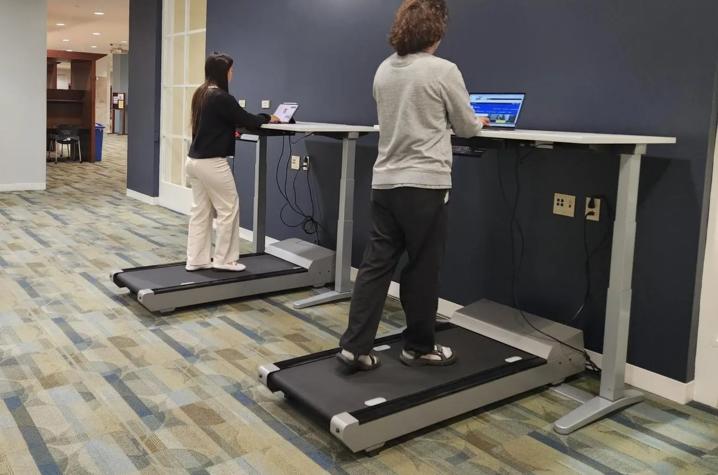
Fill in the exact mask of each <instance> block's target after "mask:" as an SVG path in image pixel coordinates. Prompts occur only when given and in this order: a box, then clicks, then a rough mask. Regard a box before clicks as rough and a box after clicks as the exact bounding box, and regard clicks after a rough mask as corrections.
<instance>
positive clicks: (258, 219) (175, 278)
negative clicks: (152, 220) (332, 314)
mask: <svg viewBox="0 0 718 475" xmlns="http://www.w3.org/2000/svg"><path fill="white" fill-rule="evenodd" d="M275 135H293V134H292V133H291V132H282V131H273V130H257V131H254V130H253V131H244V133H242V134H241V135H240V136H239V137H238V140H242V141H247V142H254V143H256V164H255V174H254V226H253V229H254V237H253V252H252V253H251V254H243V255H241V256H240V260H241V262H242V264H244V265H246V266H247V269H246V270H245V271H243V272H228V271H220V270H215V269H207V270H199V271H193V272H188V271H187V270H186V269H185V262H175V263H172V264H162V265H154V266H146V267H136V268H131V269H123V270H120V271H117V272H113V273H112V274H111V275H110V277H111V279H112V282H114V283H115V285H117V286H118V287H120V288H127V289H129V291H130V292H131V293H132V294H134V295H135V296H136V297H137V301H138V302H139V303H140V304H142V305H143V306H144V307H146V308H147V309H148V310H150V311H152V312H161V313H169V312H173V311H174V310H175V309H177V308H181V307H187V306H191V305H199V304H204V303H208V302H218V301H222V300H228V299H234V298H240V297H247V296H250V295H258V294H263V293H269V292H278V291H284V290H291V289H298V288H303V287H321V286H324V285H326V284H327V283H329V282H331V281H333V280H334V271H335V268H334V264H335V252H334V251H332V250H330V249H326V248H324V247H321V246H317V245H315V244H312V243H309V242H306V241H303V240H301V239H296V238H292V239H285V240H283V241H279V242H276V243H274V244H271V245H266V244H265V240H266V222H265V221H266V214H267V210H266V203H267V137H270V136H275Z"/></svg>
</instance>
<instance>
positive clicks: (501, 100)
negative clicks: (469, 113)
mask: <svg viewBox="0 0 718 475" xmlns="http://www.w3.org/2000/svg"><path fill="white" fill-rule="evenodd" d="M469 98H470V101H471V107H473V108H474V112H475V113H476V115H477V116H479V117H488V118H489V120H490V121H491V127H505V128H514V127H516V123H517V122H518V120H519V115H520V114H521V108H522V107H523V104H524V99H525V98H526V94H523V93H516V94H488V93H472V94H470V95H469Z"/></svg>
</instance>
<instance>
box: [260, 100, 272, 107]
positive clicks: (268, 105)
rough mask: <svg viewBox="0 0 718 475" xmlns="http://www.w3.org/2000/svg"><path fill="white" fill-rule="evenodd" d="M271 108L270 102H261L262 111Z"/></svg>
mask: <svg viewBox="0 0 718 475" xmlns="http://www.w3.org/2000/svg"><path fill="white" fill-rule="evenodd" d="M270 107H272V102H271V101H270V100H269V99H264V100H263V101H262V109H269V108H270Z"/></svg>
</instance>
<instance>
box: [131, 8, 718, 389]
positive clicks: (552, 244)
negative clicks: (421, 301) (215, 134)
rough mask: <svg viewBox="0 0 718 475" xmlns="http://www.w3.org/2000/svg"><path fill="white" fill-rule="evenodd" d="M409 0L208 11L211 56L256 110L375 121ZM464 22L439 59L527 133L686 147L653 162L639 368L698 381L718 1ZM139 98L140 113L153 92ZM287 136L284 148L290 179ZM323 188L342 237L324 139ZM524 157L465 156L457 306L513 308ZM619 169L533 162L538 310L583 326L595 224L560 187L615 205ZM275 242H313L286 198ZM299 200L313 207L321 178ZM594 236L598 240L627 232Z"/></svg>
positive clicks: (317, 148) (358, 236)
mask: <svg viewBox="0 0 718 475" xmlns="http://www.w3.org/2000/svg"><path fill="white" fill-rule="evenodd" d="M399 3H400V2H399V0H361V1H359V0H353V1H337V0H303V1H301V2H297V1H289V0H271V1H263V2H256V1H249V0H242V1H237V0H209V2H208V18H207V49H208V51H213V50H217V51H223V52H227V53H229V54H231V55H232V56H233V57H234V58H235V60H236V63H235V79H234V81H233V83H232V84H231V89H232V91H233V93H234V94H235V95H236V97H237V98H238V99H239V98H244V99H247V100H248V107H249V108H250V109H253V110H255V111H257V109H258V105H259V101H260V100H261V99H264V98H269V99H272V100H273V102H274V103H275V104H276V103H278V102H281V101H282V100H295V101H298V102H300V103H301V109H300V111H299V119H300V120H301V119H304V120H312V121H328V122H345V123H359V124H374V123H375V122H376V111H375V104H374V102H373V100H372V96H371V84H372V79H373V75H374V71H375V70H376V67H377V66H378V64H379V63H380V62H381V61H382V60H383V59H384V58H385V57H386V56H388V55H389V54H390V53H391V51H390V49H389V47H388V45H387V42H386V37H387V32H388V30H389V27H390V24H391V20H392V16H393V12H394V11H395V9H396V7H397V6H398V5H399ZM449 5H450V8H451V9H452V19H451V25H450V31H449V34H448V36H447V38H446V40H445V41H444V43H443V44H442V46H441V49H440V51H439V54H440V55H441V56H443V57H446V58H448V59H450V60H452V61H454V62H456V63H458V64H459V66H460V68H461V69H462V71H463V72H464V75H465V79H466V82H467V85H468V87H469V88H470V89H474V90H477V91H524V92H526V93H527V94H528V101H527V103H526V109H525V115H524V116H523V117H522V123H521V124H520V125H521V127H523V128H539V129H555V130H576V131H595V132H615V133H633V134H651V135H671V136H677V137H678V140H679V144H678V145H677V146H671V147H655V148H651V149H650V150H649V154H650V157H649V158H647V159H646V160H645V162H644V164H643V168H642V173H641V178H642V185H641V190H640V202H639V211H638V216H639V227H638V237H637V255H636V271H635V274H634V300H633V319H632V324H631V339H630V346H629V362H630V363H633V364H636V365H638V366H641V367H643V368H646V369H649V370H651V371H655V372H658V373H660V374H663V375H666V376H668V377H671V378H674V379H677V380H681V381H688V380H691V379H692V377H693V374H692V371H693V370H692V365H693V358H694V355H693V354H692V352H691V351H690V348H692V342H693V340H694V338H695V335H694V330H692V328H693V326H692V323H693V298H694V292H695V288H694V285H695V279H696V264H697V262H698V259H699V246H698V243H699V230H700V224H701V209H702V206H703V188H704V174H705V170H706V160H707V156H708V142H709V136H710V134H711V133H713V132H712V131H711V130H710V129H711V124H712V122H711V119H712V114H713V108H712V102H713V89H714V83H713V80H714V74H715V68H716V58H717V57H718V28H716V25H715V19H716V18H718V3H716V2H714V1H712V0H692V1H686V2H675V1H674V0H640V1H638V0H637V1H632V2H625V1H622V0H607V1H603V2H584V1H578V0H576V1H570V0H543V1H541V2H532V1H528V0H482V1H476V0H449ZM134 97H135V101H137V96H134ZM375 140H376V139H372V138H369V139H365V140H364V141H363V142H362V146H361V147H360V150H359V154H358V160H357V163H358V165H357V173H358V178H357V191H356V200H357V207H356V221H355V239H354V254H353V264H354V265H355V266H356V265H359V263H360V260H361V253H362V250H363V247H364V244H365V242H366V237H367V232H368V225H369V215H368V209H367V208H368V207H367V206H366V203H367V201H368V199H369V189H370V181H371V167H372V165H373V161H374V158H375V154H376V148H375ZM280 143H281V140H280V139H275V140H273V142H272V145H271V147H270V156H271V157H272V158H271V159H270V170H272V171H271V172H270V175H272V176H273V173H274V172H273V170H274V165H275V164H276V157H277V156H278V155H279V152H280V148H281V147H280ZM294 147H295V149H297V150H298V151H299V152H301V153H305V151H306V153H308V154H310V155H311V156H312V168H311V171H310V178H311V180H312V181H313V183H314V184H315V187H316V190H315V194H317V195H318V196H319V202H320V204H321V211H322V212H321V222H322V225H323V227H324V228H325V229H326V231H325V232H323V233H322V236H321V241H322V243H324V244H325V245H328V246H333V245H334V243H335V229H336V224H335V223H336V217H337V189H338V185H337V182H338V176H339V168H338V165H339V159H338V157H339V154H340V146H339V144H337V143H335V142H332V141H330V140H324V139H317V138H309V139H307V140H306V141H304V142H303V143H300V144H297V145H295V146H294ZM237 156H238V157H239V160H238V162H237V181H238V186H239V190H240V196H241V200H242V225H243V226H244V227H247V228H251V198H252V191H253V190H252V177H253V150H252V148H251V147H250V146H249V145H246V144H240V145H238V149H237ZM514 160H515V157H513V156H511V155H507V154H497V153H496V152H492V153H487V154H486V155H485V156H484V157H482V158H478V159H477V158H470V157H457V158H456V161H455V170H454V193H453V200H452V204H451V226H450V233H451V237H450V240H449V245H448V250H447V259H446V265H445V270H444V273H443V278H442V281H443V289H442V296H443V297H444V298H447V299H449V300H452V301H455V302H458V303H462V304H466V303H469V302H472V301H474V300H476V299H480V298H482V297H488V298H492V299H495V300H498V301H502V302H506V303H510V301H511V299H510V277H511V272H510V245H509V209H508V207H507V205H506V203H505V201H504V200H503V199H502V197H501V196H502V190H501V188H500V187H499V182H500V180H499V174H500V175H501V177H502V180H501V181H503V182H504V183H505V185H506V190H505V192H506V195H507V196H509V197H511V196H512V195H513V192H514V189H515V188H514V187H515V183H516V182H515V177H514V166H513V164H514V163H515V162H514ZM617 167H618V161H617V159H616V158H615V157H611V156H608V155H601V154H589V153H586V152H575V153H571V152H565V151H564V152H549V151H546V152H537V153H534V154H532V155H531V156H530V157H527V158H526V159H525V160H524V161H523V163H522V164H521V166H520V168H519V173H520V183H521V199H520V206H519V218H520V220H521V223H522V226H523V228H524V231H525V234H526V238H527V239H526V249H525V259H524V263H523V267H522V269H521V273H520V280H519V285H520V288H519V293H520V296H521V301H522V304H523V306H524V307H526V309H527V310H529V311H532V312H535V313H537V314H540V315H544V316H546V317H549V318H553V319H555V320H558V321H566V320H567V319H568V318H569V317H570V315H571V314H572V313H573V311H574V310H575V309H576V308H577V307H578V306H579V305H580V303H581V300H582V294H583V285H584V277H583V234H582V232H583V224H582V221H581V220H580V219H574V220H569V219H565V218H560V217H555V216H553V215H552V214H551V203H552V195H553V193H554V192H564V193H571V194H576V195H578V196H579V199H582V197H584V196H586V195H589V194H603V195H606V196H608V197H610V200H611V201H613V200H614V198H615V193H616V187H617V183H616V176H617ZM269 189H270V192H271V194H270V197H269V209H270V213H269V218H268V232H269V234H270V235H271V236H273V237H277V238H284V237H288V236H301V235H302V232H301V231H299V230H297V229H292V228H288V227H286V226H284V225H283V224H282V223H281V221H280V220H279V218H278V212H279V209H280V207H281V205H282V199H281V197H280V196H279V193H278V192H277V191H276V187H274V186H270V188H269ZM298 193H299V201H300V203H303V204H305V206H306V205H307V204H308V200H307V193H306V184H305V182H304V177H301V178H300V180H299V181H298ZM605 218H606V217H605V216H604V221H603V222H602V223H600V224H591V225H590V226H589V227H588V239H589V241H590V242H591V244H592V245H594V244H596V243H597V242H598V241H599V240H600V238H601V236H602V235H603V233H604V232H605V230H606V229H607V228H609V229H610V223H608V221H607V220H606V219H605ZM609 258H610V250H608V249H606V250H604V251H602V252H600V253H598V255H597V256H596V258H595V259H594V269H593V275H592V283H593V286H592V299H591V302H590V304H589V306H588V308H587V309H586V312H585V313H584V315H583V317H582V318H580V319H579V320H578V321H577V322H575V325H578V326H580V327H582V328H584V329H585V331H586V337H587V345H588V347H589V348H590V349H593V350H597V351H600V350H601V341H602V337H603V314H604V310H605V295H606V286H607V282H608V263H609Z"/></svg>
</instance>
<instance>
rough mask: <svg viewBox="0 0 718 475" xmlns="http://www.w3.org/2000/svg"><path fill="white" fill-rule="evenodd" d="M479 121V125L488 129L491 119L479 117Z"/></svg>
mask: <svg viewBox="0 0 718 475" xmlns="http://www.w3.org/2000/svg"><path fill="white" fill-rule="evenodd" d="M479 121H481V124H482V125H483V126H484V127H488V126H489V125H491V119H489V118H488V117H479Z"/></svg>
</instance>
